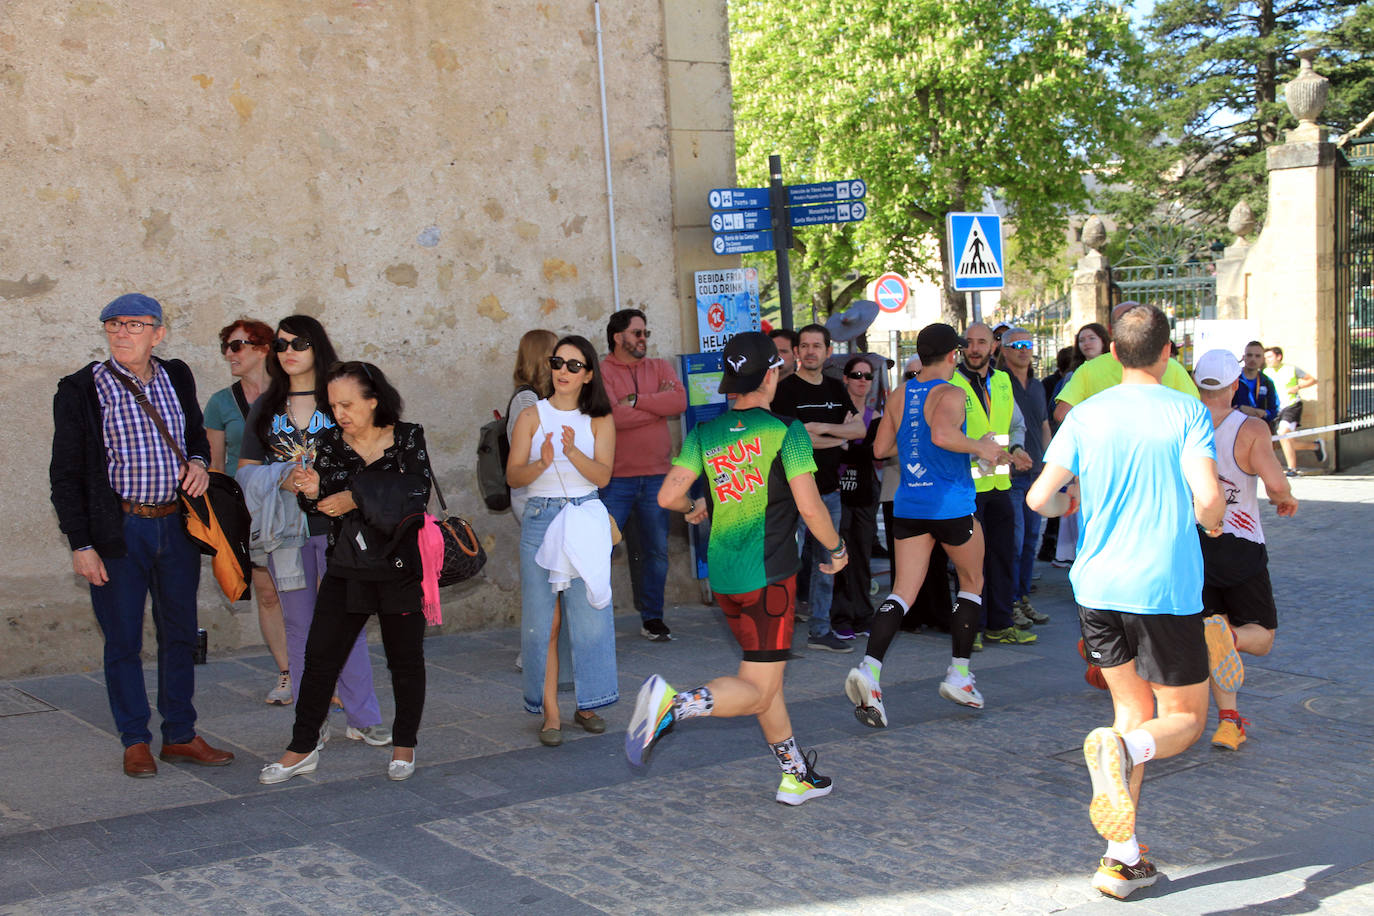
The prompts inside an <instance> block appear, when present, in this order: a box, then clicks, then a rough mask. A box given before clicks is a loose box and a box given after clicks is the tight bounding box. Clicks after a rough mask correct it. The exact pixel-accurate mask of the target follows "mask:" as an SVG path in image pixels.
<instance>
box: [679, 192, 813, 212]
mask: <svg viewBox="0 0 1374 916" xmlns="http://www.w3.org/2000/svg"><path fill="white" fill-rule="evenodd" d="M827 199H828V200H833V199H834V198H827ZM706 202H707V203H708V204H710V205H711V209H712V210H742V209H744V208H745V207H767V206H768V189H767V188H715V189H713V190H712V191H711V192H710V193H709V194H707V195H706Z"/></svg>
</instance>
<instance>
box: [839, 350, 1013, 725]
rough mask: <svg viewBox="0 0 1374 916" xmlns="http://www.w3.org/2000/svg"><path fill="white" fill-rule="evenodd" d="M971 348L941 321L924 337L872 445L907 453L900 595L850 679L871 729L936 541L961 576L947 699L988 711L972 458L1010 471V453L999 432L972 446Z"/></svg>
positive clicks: (882, 719)
mask: <svg viewBox="0 0 1374 916" xmlns="http://www.w3.org/2000/svg"><path fill="white" fill-rule="evenodd" d="M963 345H964V339H963V338H962V337H960V336H959V335H958V334H957V333H955V330H954V328H952V327H950V326H949V325H947V324H932V325H930V326H928V327H926V328H925V329H923V330H922V331H921V333H920V334H919V335H917V337H916V352H917V354H918V355H919V356H920V358H921V370H920V371H919V372H917V373H916V378H914V379H912V380H911V381H909V382H907V383H906V385H905V386H903V387H902V388H898V389H897V390H896V391H894V392H893V393H892V396H891V397H890V398H888V402H887V411H886V413H884V414H883V420H882V423H880V424H879V426H878V433H877V436H875V437H874V440H873V454H874V456H875V457H877V458H886V457H887V456H889V455H893V454H895V455H897V456H898V461H899V463H900V465H901V474H902V482H901V485H900V486H899V487H898V488H897V494H896V498H895V500H894V514H895V516H896V517H895V518H894V519H893V529H894V531H893V536H894V537H895V539H896V555H895V556H894V557H893V562H894V564H895V569H896V573H895V575H894V577H893V582H892V594H890V595H888V596H887V599H886V600H885V601H883V603H882V604H880V605H879V606H878V610H877V613H876V614H875V615H874V617H873V624H872V627H871V628H870V632H869V637H868V650H867V654H866V655H865V656H864V659H863V661H862V662H860V663H859V667H857V668H853V669H851V670H850V672H849V676H848V677H847V678H845V682H844V692H845V695H846V696H847V697H849V699H850V700H851V701H852V702H853V703H854V715H855V717H857V718H858V720H859V721H860V722H862V723H863V724H865V725H867V726H869V727H871V728H883V727H885V726H886V725H887V711H886V709H885V707H884V706H883V694H882V690H881V689H879V687H878V677H879V675H880V674H881V672H882V667H883V657H884V656H885V655H886V654H887V650H888V647H889V646H891V645H892V640H893V638H894V637H895V636H896V635H897V630H898V629H899V628H900V627H901V623H902V615H903V614H905V613H906V611H907V608H909V607H910V606H911V602H913V601H915V600H916V593H917V591H919V590H920V587H921V582H922V581H924V580H925V577H926V568H927V566H929V565H930V551H931V548H932V547H933V546H934V544H935V542H936V541H937V540H938V541H939V542H940V543H941V544H942V545H944V548H945V551H946V552H947V553H948V554H949V557H950V559H951V560H953V561H954V566H955V568H956V569H957V570H958V573H959V600H958V601H957V602H955V605H954V619H953V620H952V621H951V625H950V636H951V638H952V641H953V655H952V657H951V660H950V666H949V669H948V670H947V671H946V672H945V679H944V681H942V682H941V684H940V696H942V697H945V698H946V699H949V700H953V701H954V702H956V703H959V704H961V705H963V706H971V707H973V708H974V709H981V708H982V707H983V696H982V694H980V693H979V692H978V688H977V687H975V686H974V683H973V675H972V674H971V673H970V672H969V657H970V656H971V655H972V654H973V637H974V635H975V634H976V633H977V632H978V617H979V612H980V611H981V610H982V603H983V602H982V598H981V594H982V591H983V532H982V529H981V528H980V527H979V525H978V522H977V520H975V519H974V517H973V511H974V491H973V475H972V472H971V471H970V468H969V459H968V456H969V455H973V456H975V457H977V458H979V459H980V460H983V461H988V462H992V463H994V464H1009V463H1010V462H1011V456H1010V455H1008V454H1007V453H1006V452H1004V451H1003V450H1002V447H1001V446H1000V445H998V444H997V443H996V442H994V441H993V439H992V436H991V435H989V436H987V437H985V438H983V439H970V438H969V437H968V436H967V435H966V434H965V432H964V431H965V428H966V427H965V422H964V421H965V417H964V393H963V391H962V390H961V389H959V388H958V387H956V386H954V385H951V384H949V380H950V378H951V377H952V376H953V375H954V358H955V354H956V353H957V352H958V350H959V348H960V347H962V346H963Z"/></svg>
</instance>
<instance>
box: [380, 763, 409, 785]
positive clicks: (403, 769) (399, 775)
mask: <svg viewBox="0 0 1374 916" xmlns="http://www.w3.org/2000/svg"><path fill="white" fill-rule="evenodd" d="M414 775H415V761H414V760H393V761H391V763H390V764H388V765H387V768H386V778H387V779H390V780H391V781H392V782H400V781H401V780H402V779H409V778H410V777H412V776H414Z"/></svg>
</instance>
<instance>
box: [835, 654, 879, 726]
mask: <svg viewBox="0 0 1374 916" xmlns="http://www.w3.org/2000/svg"><path fill="white" fill-rule="evenodd" d="M844 695H845V696H847V697H849V701H850V702H851V703H853V704H854V718H856V719H858V720H859V721H860V722H862V723H863V724H864V725H867V726H868V727H869V728H887V710H886V709H884V708H883V691H882V688H881V687H879V686H878V684H877V682H875V681H874V680H873V678H872V677H870V676H869V674H868V672H867V671H865V670H863V669H862V668H850V669H849V676H848V677H846V678H845V679H844Z"/></svg>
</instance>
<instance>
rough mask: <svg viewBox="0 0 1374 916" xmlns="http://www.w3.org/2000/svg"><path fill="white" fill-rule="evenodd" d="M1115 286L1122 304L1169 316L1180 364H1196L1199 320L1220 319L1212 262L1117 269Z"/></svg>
mask: <svg viewBox="0 0 1374 916" xmlns="http://www.w3.org/2000/svg"><path fill="white" fill-rule="evenodd" d="M1112 283H1113V285H1114V286H1116V287H1118V288H1119V289H1120V291H1121V299H1120V301H1122V302H1125V301H1128V300H1133V301H1135V302H1142V303H1145V304H1146V305H1153V306H1155V307H1157V308H1159V309H1160V310H1161V311H1162V312H1164V314H1166V315H1168V316H1169V324H1170V325H1171V326H1172V328H1173V341H1174V343H1175V344H1177V345H1178V348H1179V354H1178V358H1179V361H1180V362H1182V363H1183V365H1185V366H1191V365H1192V364H1193V355H1194V354H1193V330H1194V325H1195V323H1196V322H1197V321H1198V319H1213V318H1216V316H1217V277H1216V267H1215V265H1213V264H1211V263H1208V262H1191V263H1184V264H1146V265H1140V266H1128V267H1113V268H1112Z"/></svg>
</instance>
